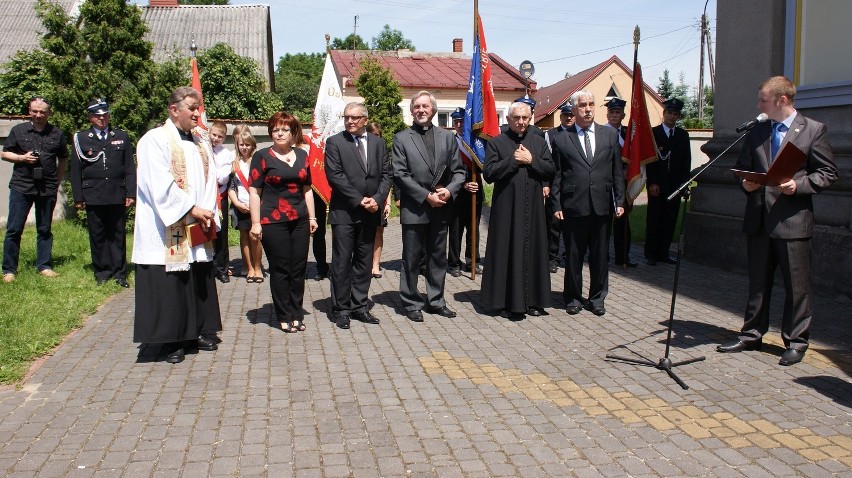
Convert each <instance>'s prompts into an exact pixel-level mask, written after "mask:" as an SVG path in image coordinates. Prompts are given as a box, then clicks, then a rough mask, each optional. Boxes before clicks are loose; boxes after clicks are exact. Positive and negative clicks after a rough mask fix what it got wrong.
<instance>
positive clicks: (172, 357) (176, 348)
mask: <svg viewBox="0 0 852 478" xmlns="http://www.w3.org/2000/svg"><path fill="white" fill-rule="evenodd" d="M167 346H168V347H169V349H170V350H171V351H170V352H169V354H168V355H166V362H167V363H181V362H183V359H184V357H185V356H186V354H185V353H184V351H183V344H181V343H177V344H167Z"/></svg>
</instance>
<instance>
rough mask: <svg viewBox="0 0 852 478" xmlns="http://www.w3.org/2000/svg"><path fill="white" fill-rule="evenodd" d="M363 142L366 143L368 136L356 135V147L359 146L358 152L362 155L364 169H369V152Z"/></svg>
mask: <svg viewBox="0 0 852 478" xmlns="http://www.w3.org/2000/svg"><path fill="white" fill-rule="evenodd" d="M362 143H363V144H364V145H366V143H367V138H365V137H364V138H362V137H361V136H355V147H357V148H358V154H360V155H361V162H362V163H363V164H364V169H367V152H366V151H365V149H366V148H364V147H363V146H362Z"/></svg>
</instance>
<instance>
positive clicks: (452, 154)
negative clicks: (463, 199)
mask: <svg viewBox="0 0 852 478" xmlns="http://www.w3.org/2000/svg"><path fill="white" fill-rule="evenodd" d="M410 110H411V115H412V116H413V117H414V124H413V125H411V127H410V128H407V129H404V130H402V131H400V132H399V133H397V134H396V135H395V136H394V137H393V179H394V182H395V183H396V188H397V191H398V193H399V203H400V213H399V219H400V222H401V223H402V271H401V272H400V279H399V295H400V298H401V299H402V304H403V308H404V311H405V316H406V317H408V319H409V320H411V321H413V322H423V312H422V310H425V311H426V312H428V313H430V314H436V315H440V316H443V317H448V318H452V317H455V316H456V313H455V312H454V311H452V310H451V309H450V308H449V307H447V303H446V301H445V300H444V281H445V280H446V275H447V229H448V227H449V224H450V222H451V221H452V219H453V208H452V205H451V203H452V201H453V199H454V198H455V197H456V196H457V195H458V193H459V190H460V189H461V187H462V185H463V184H464V182H465V168H464V165H463V164H462V161H461V159H460V158H459V147H458V144H457V143H456V139H455V135H454V134H453V133H452V132H450V131H447V130H444V129H441V128H436V127H434V125H433V124H432V118H434V117H435V114H436V113H437V112H438V101H437V100H436V99H435V96H434V95H432V94H431V93H429V92H428V91H419V92H417V93H416V94H415V95H414V96H413V97H412V98H411V105H410ZM423 254H425V255H426V301H424V300H423V297H422V296H421V295H420V293H419V292H418V290H417V273H418V270H419V268H420V264H421V263H422V257H423Z"/></svg>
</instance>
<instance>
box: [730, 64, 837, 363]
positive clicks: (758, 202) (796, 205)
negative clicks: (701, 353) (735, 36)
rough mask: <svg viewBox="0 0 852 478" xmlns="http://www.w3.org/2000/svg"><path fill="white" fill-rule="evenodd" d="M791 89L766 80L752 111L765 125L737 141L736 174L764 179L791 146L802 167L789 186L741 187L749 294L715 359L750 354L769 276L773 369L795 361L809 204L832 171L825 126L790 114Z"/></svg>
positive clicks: (802, 333) (764, 318)
mask: <svg viewBox="0 0 852 478" xmlns="http://www.w3.org/2000/svg"><path fill="white" fill-rule="evenodd" d="M795 96H796V87H795V86H794V85H793V83H792V82H791V81H790V80H789V79H787V78H785V77H783V76H774V77H772V78H769V79H768V80H766V81H764V82H763V84H762V85H760V91H759V93H758V102H757V107H758V109H760V111H762V112H763V113H766V114H767V115H768V116H769V119H771V120H772V122H771V124H770V122H765V123H761V124H758V125H757V126H755V128H754V129H752V130H751V131H750V132H749V134H748V136H746V139H745V145H744V146H743V149H742V151H740V157H739V159H738V160H737V165H736V169H742V170H746V171H755V172H765V171H767V170H768V169H769V167H770V166H771V165H772V162H773V160H774V159H775V158H776V157H777V155H778V153H779V151H781V149H782V147H783V146H785V145H786V144H787V143H792V144H793V145H794V146H796V147H797V148H799V149H800V150H801V151H802V152H803V153H804V154H805V155H807V161H806V162H805V163H804V164H803V165H802V167H801V168H800V169H799V170H798V171H796V173H795V174H794V175H793V178H792V179H790V180H788V181H785V182H783V183H781V184H780V185H779V186H777V187H776V186H761V185H760V184H759V183H756V182H753V181H749V180H747V179H743V180H742V188H743V190H744V191H745V193H746V196H747V199H746V209H745V215H744V218H743V232H745V233H746V235H747V247H748V274H749V293H748V303H747V304H746V311H745V323H744V324H743V328H742V331H741V332H740V335H739V337H738V338H737V340H735V341H733V342H731V343H728V344H724V345H720V346H718V347H717V348H716V349H717V350H718V351H719V352H741V351H743V350H756V349H759V348H760V346H761V342H762V339H763V335H764V334H766V332H767V330H768V329H769V302H770V294H771V292H772V283H773V278H774V275H775V269H776V268H777V267H778V266H780V267H781V274H782V276H783V278H784V291H785V293H786V296H787V297H786V300H785V301H784V316H783V319H782V322H781V337H782V338H783V340H784V347H786V349H787V350H786V351H785V352H784V355H782V356H781V361H780V362H779V363H780V364H781V365H793V364H796V363H799V362H801V361H802V357H804V354H805V350H807V348H808V335H809V333H808V329H809V328H810V323H811V302H810V301H811V282H810V281H811V236H812V235H813V228H814V219H813V203H812V200H811V196H813V195H814V194H816V193H819V192H820V191H822V190H823V189H825V188H827V187H829V186H830V185H831V184H832V183H833V182H834V181H835V180H836V179H837V167H836V166H835V164H834V158H833V154H832V151H831V146H830V145H829V144H828V134H827V132H826V128H825V125H824V124H822V123H819V122H816V121H814V120H812V119H810V118H806V117H804V116H802V115H801V114H799V113H798V112H797V111H796V109H795V108H794V107H793V101H794V98H795Z"/></svg>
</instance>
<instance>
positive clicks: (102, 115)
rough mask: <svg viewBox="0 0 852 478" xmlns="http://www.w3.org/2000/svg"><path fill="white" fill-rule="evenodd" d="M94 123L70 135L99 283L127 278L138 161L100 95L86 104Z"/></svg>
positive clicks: (75, 186) (75, 187) (77, 192)
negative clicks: (128, 225)
mask: <svg viewBox="0 0 852 478" xmlns="http://www.w3.org/2000/svg"><path fill="white" fill-rule="evenodd" d="M86 112H87V114H88V118H89V122H90V123H92V127H91V128H89V129H85V130H82V131H78V132H77V133H76V134H74V148H73V149H72V157H71V178H70V179H71V191H72V193H73V194H74V205H75V206H76V207H77V209H85V210H86V222H87V226H88V228H89V245H90V249H91V253H92V269H93V271H94V273H95V280H96V281H97V283H98V285H103V284H105V283H106V282H107V281H108V280H110V279H115V282H117V283H118V284H119V285H120V286H121V287H130V285H129V284H128V283H127V279H126V276H125V274H126V270H125V269H126V266H127V255H126V251H127V242H126V240H125V223H126V222H127V208H128V207H130V206H132V205H133V203H134V202H136V163H134V162H133V144H132V143H131V142H130V137H128V136H127V133H125V132H124V131H121V130H120V129H115V128H112V127H110V125H109V120H110V114H109V104H107V102H106V101H104V100H102V99H97V100H94V101H92V102H91V103H89V106H88V107H87V108H86Z"/></svg>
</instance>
